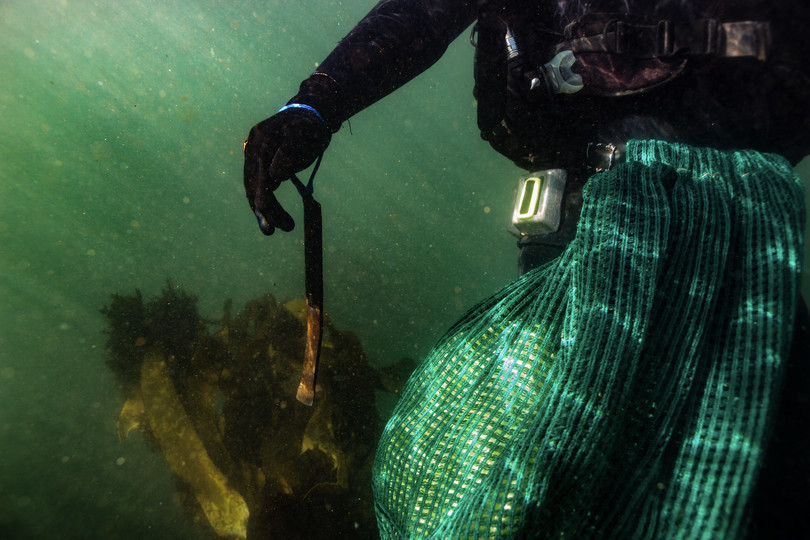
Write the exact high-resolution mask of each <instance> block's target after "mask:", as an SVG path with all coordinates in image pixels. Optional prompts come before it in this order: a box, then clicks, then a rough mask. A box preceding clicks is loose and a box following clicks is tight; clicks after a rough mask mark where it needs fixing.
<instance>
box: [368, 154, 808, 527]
mask: <svg viewBox="0 0 810 540" xmlns="http://www.w3.org/2000/svg"><path fill="white" fill-rule="evenodd" d="M583 196H584V199H585V204H584V206H583V210H582V217H581V218H580V223H579V227H578V230H577V236H576V238H575V240H574V241H572V243H571V244H570V245H569V247H568V248H567V250H566V251H565V252H563V254H562V255H561V256H560V257H559V258H557V259H555V260H554V261H551V262H550V263H548V264H546V265H545V266H543V267H540V268H537V269H536V270H533V271H532V272H530V273H528V274H526V275H525V276H523V277H522V278H520V279H518V280H516V281H515V282H513V283H512V284H510V285H508V286H507V287H505V288H504V289H502V290H501V291H500V292H498V293H496V294H495V295H494V296H492V297H490V298H488V299H486V300H484V301H483V302H481V303H480V304H479V305H477V306H476V307H474V308H473V309H471V310H470V311H469V312H468V313H467V314H466V315H465V316H464V317H462V319H461V320H460V321H459V322H457V323H456V324H455V325H454V326H453V327H452V328H451V329H450V330H449V331H448V332H447V333H446V334H445V336H444V337H443V338H442V339H441V340H439V342H438V344H437V345H436V346H435V347H434V348H433V350H432V351H431V352H430V353H429V354H428V356H427V358H426V359H425V361H424V362H423V363H422V364H421V365H420V367H419V368H418V369H417V371H416V372H415V373H414V374H413V375H412V377H411V379H410V380H409V381H408V384H407V386H406V388H405V390H404V391H403V395H402V397H401V399H400V401H399V403H398V405H397V407H396V409H395V410H394V413H393V416H392V418H391V419H390V421H389V422H388V425H387V427H386V429H385V432H384V434H383V436H382V438H381V440H380V443H379V447H378V451H377V457H376V461H375V465H374V473H373V487H374V493H375V501H376V506H377V519H378V522H379V526H380V531H381V534H382V536H383V537H384V538H386V537H418V538H428V537H429V538H442V539H444V538H488V537H561V536H565V537H570V538H582V537H589V538H591V537H611V538H702V537H706V538H708V537H711V538H717V537H738V536H740V535H741V534H742V533H743V532H744V527H745V525H746V520H745V516H746V504H747V503H748V501H749V498H750V495H751V492H752V489H753V487H754V484H755V482H756V477H757V472H758V468H759V464H760V461H761V457H762V453H763V450H764V446H765V443H766V442H767V437H768V435H769V432H770V424H771V421H772V416H773V414H774V410H775V407H776V405H777V401H778V397H779V389H780V387H781V384H782V377H783V372H784V366H785V361H786V358H787V355H788V352H789V347H790V339H791V331H792V325H793V320H794V314H795V309H796V302H797V299H798V280H799V275H800V261H801V249H802V246H801V232H802V226H803V221H804V209H803V203H802V201H803V195H802V186H801V183H800V181H799V179H798V178H797V177H796V176H795V173H794V171H793V169H792V168H791V166H790V164H789V163H788V162H787V161H786V160H785V159H783V158H781V157H780V156H776V155H770V154H762V153H758V152H754V151H717V150H711V149H697V148H692V147H688V146H684V145H676V144H669V143H661V142H654V141H645V142H639V141H634V142H631V143H630V144H629V145H628V152H627V162H626V163H624V164H621V165H619V166H617V167H615V168H613V169H612V170H610V171H607V172H603V173H599V174H597V175H595V176H593V177H592V178H591V179H590V180H589V182H588V184H587V185H586V188H585V191H584V193H583Z"/></svg>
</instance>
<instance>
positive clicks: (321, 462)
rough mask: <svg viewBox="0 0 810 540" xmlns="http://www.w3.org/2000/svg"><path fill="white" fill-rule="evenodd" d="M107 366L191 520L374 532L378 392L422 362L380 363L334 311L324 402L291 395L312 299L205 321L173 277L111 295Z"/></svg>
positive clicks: (292, 531) (266, 529)
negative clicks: (147, 289)
mask: <svg viewBox="0 0 810 540" xmlns="http://www.w3.org/2000/svg"><path fill="white" fill-rule="evenodd" d="M111 300H112V301H111V305H110V307H105V308H104V309H103V310H102V312H103V313H104V314H105V315H106V316H107V319H108V323H109V324H108V328H107V335H108V342H107V349H108V359H107V365H108V366H109V367H110V368H111V369H112V370H113V371H114V372H115V374H116V377H117V380H118V381H119V383H120V386H121V389H122V392H123V394H124V399H125V402H124V405H123V408H122V410H121V412H120V415H119V418H118V436H119V438H120V439H121V440H123V439H125V438H126V437H127V436H128V435H129V434H130V433H131V432H132V431H134V430H139V431H141V432H142V433H143V435H144V440H145V442H146V443H147V444H148V445H149V447H150V448H152V449H154V450H155V451H159V452H161V453H162V454H163V455H164V457H165V458H166V460H167V462H168V464H169V465H170V467H171V469H172V472H173V474H174V477H175V485H176V489H177V495H178V496H177V498H176V499H177V500H178V501H181V504H182V505H183V507H184V509H185V511H186V513H187V515H188V516H189V518H190V520H192V522H194V523H197V524H202V525H203V526H205V527H210V528H211V529H212V530H213V531H214V532H215V533H216V534H217V535H218V536H220V537H223V538H246V539H251V540H252V539H256V538H329V537H351V538H374V537H376V536H377V531H376V521H375V518H374V511H373V502H372V494H371V487H370V486H371V476H370V475H371V461H372V457H373V453H374V448H375V446H376V442H377V439H378V437H379V434H380V431H381V420H380V418H379V414H378V413H377V409H376V406H375V393H376V392H377V391H378V390H383V391H391V392H396V391H397V390H398V389H399V387H401V383H402V380H404V378H406V377H407V375H408V374H409V373H410V371H411V370H412V367H413V362H412V361H410V360H407V359H404V360H402V361H400V362H399V363H398V364H396V365H395V366H393V367H390V368H386V369H384V370H380V371H379V372H378V371H377V370H375V369H373V368H372V367H371V366H370V365H369V363H368V361H367V359H366V356H365V353H364V352H363V349H362V346H361V344H360V341H359V340H358V339H357V337H356V336H355V335H354V334H352V333H350V332H342V331H338V330H337V329H336V328H335V327H334V326H333V325H332V323H331V322H330V320H329V318H328V317H325V318H324V331H323V351H322V353H321V360H320V368H319V375H318V386H317V390H316V392H317V400H316V401H315V405H314V407H308V406H305V405H302V404H301V403H299V402H298V401H297V400H296V398H295V392H296V388H297V385H298V380H299V377H300V366H301V359H302V354H303V350H304V345H305V339H306V326H305V306H306V304H305V301H304V300H291V301H289V302H286V303H284V304H283V305H282V304H279V303H278V302H277V301H276V300H275V298H273V296H271V295H265V296H263V297H260V298H257V299H254V300H252V301H250V302H248V303H247V304H246V305H245V306H244V308H243V309H242V310H241V311H240V312H239V313H237V314H236V315H233V316H232V314H231V302H230V301H226V302H225V306H224V309H223V315H222V317H221V319H219V320H217V321H207V322H204V321H203V319H202V318H201V317H200V315H199V313H198V312H197V306H196V298H195V297H194V296H192V295H189V294H187V293H185V292H184V291H182V290H181V289H179V288H176V287H174V286H173V285H172V284H171V283H168V284H167V288H165V289H164V290H163V291H162V293H161V295H160V296H159V297H158V298H156V299H153V300H150V301H148V302H144V299H143V297H142V295H141V293H140V291H136V292H135V294H134V295H130V296H127V295H120V294H114V295H112V298H111Z"/></svg>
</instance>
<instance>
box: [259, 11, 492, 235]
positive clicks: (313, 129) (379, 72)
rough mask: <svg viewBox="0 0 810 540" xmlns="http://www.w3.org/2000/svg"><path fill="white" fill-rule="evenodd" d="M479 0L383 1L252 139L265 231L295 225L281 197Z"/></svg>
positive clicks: (468, 18)
mask: <svg viewBox="0 0 810 540" xmlns="http://www.w3.org/2000/svg"><path fill="white" fill-rule="evenodd" d="M475 15H476V9H475V0H383V1H382V2H380V3H379V4H377V5H376V6H375V7H374V9H372V10H371V12H370V13H369V14H368V15H366V17H365V18H364V19H363V20H361V21H360V22H359V23H358V24H357V26H356V27H355V28H354V29H353V30H352V31H351V32H350V33H349V35H348V36H346V37H345V38H343V40H341V42H340V43H339V44H338V46H337V47H335V50H334V51H332V53H331V54H330V55H329V56H328V57H327V58H326V60H324V62H323V63H322V64H321V65H320V66H319V68H318V71H316V72H315V73H313V74H312V75H311V76H310V77H309V78H308V79H307V80H305V81H304V82H303V83H301V88H300V90H299V92H298V94H297V95H296V96H295V97H294V98H293V99H292V100H290V102H289V103H288V105H291V104H292V105H296V104H297V105H304V107H300V106H292V107H289V106H287V107H284V108H283V109H282V110H280V111H279V112H278V113H276V114H275V115H273V116H271V117H270V118H268V119H266V120H264V121H263V122H259V123H258V124H257V125H256V126H254V127H253V129H252V130H251V131H250V135H248V138H247V140H246V141H245V146H244V151H245V169H244V176H245V194H246V195H247V198H248V202H249V203H250V207H251V209H252V210H253V213H254V214H255V216H256V218H257V219H258V221H259V227H261V229H262V232H264V234H273V231H275V230H276V229H281V230H283V231H289V230H292V228H293V226H294V222H293V219H292V217H291V216H290V215H289V214H288V213H287V212H286V211H285V210H284V209H283V208H282V207H281V205H280V204H279V202H278V200H277V199H276V196H275V194H274V191H275V189H276V188H277V187H278V186H279V184H280V183H281V182H283V181H284V180H287V179H288V178H290V177H291V175H293V174H294V173H296V172H298V171H301V170H304V169H305V168H307V167H308V166H309V165H310V164H312V163H313V162H314V161H315V159H316V158H317V157H318V155H320V154H322V153H323V151H324V150H325V149H326V147H327V146H328V145H329V141H330V139H331V136H332V133H334V132H336V131H337V130H338V129H339V128H340V124H341V123H342V122H343V121H344V120H347V119H348V118H349V117H350V116H352V115H353V114H355V113H357V112H359V111H360V110H362V109H364V108H365V107H368V106H369V105H371V104H372V103H374V102H376V101H377V100H379V99H380V98H382V97H383V96H385V95H387V94H389V93H391V92H393V91H394V90H396V89H397V88H399V87H400V86H402V85H403V84H405V83H406V82H408V81H409V80H411V79H412V78H414V77H415V76H417V75H418V74H420V73H421V72H423V71H424V70H426V69H427V68H429V67H430V66H431V65H433V63H435V62H436V60H438V59H439V58H440V57H441V55H442V54H444V51H445V50H446V49H447V46H448V45H449V44H450V42H451V41H453V40H454V39H455V38H456V37H457V36H458V35H459V34H460V33H461V32H462V31H463V30H464V28H466V27H467V26H469V25H470V24H471V23H472V22H473V20H475Z"/></svg>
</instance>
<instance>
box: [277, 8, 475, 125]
mask: <svg viewBox="0 0 810 540" xmlns="http://www.w3.org/2000/svg"><path fill="white" fill-rule="evenodd" d="M475 16H476V8H475V1H474V0H383V1H381V2H380V3H379V4H377V5H376V6H375V7H374V8H373V9H372V10H371V11H370V12H369V14H368V15H366V16H365V18H363V19H362V20H361V21H360V22H359V23H358V24H357V26H355V27H354V29H353V30H352V31H351V32H349V34H348V35H347V36H346V37H345V38H343V39H342V40H341V41H340V43H338V45H337V47H336V48H335V49H334V50H333V51H332V53H330V54H329V56H328V57H327V58H326V60H324V61H323V62H322V63H321V64H320V65H319V67H318V69H317V71H315V73H313V74H312V75H311V76H310V77H309V78H308V79H306V80H305V81H304V82H302V83H301V87H300V90H299V93H298V94H297V95H296V96H295V97H294V98H293V99H292V100H290V102H291V103H302V104H306V105H310V106H312V107H314V108H315V109H317V110H318V112H320V113H321V115H322V116H323V118H324V119H325V120H326V123H327V126H328V127H329V128H330V129H331V130H332V131H333V132H335V131H337V130H338V128H339V127H340V124H341V123H342V122H343V121H344V120H346V119H348V118H349V117H351V116H352V115H354V114H355V113H357V112H359V111H361V110H362V109H364V108H366V107H368V106H369V105H371V104H372V103H375V102H376V101H378V100H379V99H381V98H382V97H384V96H386V95H388V94H389V93H391V92H393V91H394V90H396V89H397V88H399V87H400V86H402V85H403V84H405V83H406V82H408V81H410V80H411V79H413V78H414V77H416V76H417V75H419V74H420V73H422V72H423V71H425V70H426V69H427V68H429V67H430V66H431V65H433V64H434V63H435V62H436V61H437V60H438V59H439V58H440V57H441V56H442V54H444V52H445V51H446V50H447V47H448V45H449V44H450V43H451V42H452V41H453V40H454V39H455V38H456V37H458V36H459V34H461V32H462V31H463V30H464V29H465V28H467V27H468V26H469V25H470V24H472V22H473V21H474V20H475Z"/></svg>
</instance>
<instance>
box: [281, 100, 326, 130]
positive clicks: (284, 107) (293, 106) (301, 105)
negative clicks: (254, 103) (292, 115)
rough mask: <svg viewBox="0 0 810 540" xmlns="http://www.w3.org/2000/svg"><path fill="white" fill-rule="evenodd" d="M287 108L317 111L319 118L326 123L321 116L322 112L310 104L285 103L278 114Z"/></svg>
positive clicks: (316, 114)
mask: <svg viewBox="0 0 810 540" xmlns="http://www.w3.org/2000/svg"><path fill="white" fill-rule="evenodd" d="M287 109H306V110H308V111H310V112H312V113H315V116H317V117H318V120H320V121H321V122H323V125H326V121H325V120H324V119H323V117H322V116H321V113H319V112H318V111H316V110H315V107H310V106H309V105H304V104H303V103H290V104H289V105H284V106H283V107H282V108H280V109H279V110H278V112H276V114H278V113H280V112H281V111H286V110H287Z"/></svg>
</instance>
